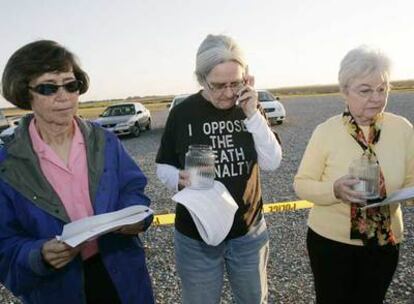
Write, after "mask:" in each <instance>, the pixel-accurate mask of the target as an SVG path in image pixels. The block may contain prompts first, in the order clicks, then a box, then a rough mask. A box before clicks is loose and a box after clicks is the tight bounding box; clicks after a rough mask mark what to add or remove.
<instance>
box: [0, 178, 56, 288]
mask: <svg viewBox="0 0 414 304" xmlns="http://www.w3.org/2000/svg"><path fill="white" fill-rule="evenodd" d="M6 187H8V186H5V184H4V183H1V184H0V281H1V282H2V283H3V284H4V285H5V286H6V287H7V288H8V289H10V290H11V291H12V292H13V293H14V294H15V295H20V294H23V293H27V292H29V291H32V290H33V289H34V288H36V285H37V284H38V283H39V282H40V281H41V280H42V278H43V277H45V276H48V275H51V274H53V273H55V270H53V268H51V267H48V266H47V265H46V263H45V262H44V261H43V258H42V256H41V253H40V252H41V248H42V246H43V244H44V243H45V242H46V241H47V239H35V238H33V236H31V235H30V231H25V229H24V228H23V227H22V226H21V224H20V223H19V219H18V217H17V216H16V212H18V210H16V208H15V205H14V204H13V202H12V198H13V196H15V195H16V194H14V195H13V196H10V193H7V194H6V192H7V191H6V190H5V188H6Z"/></svg>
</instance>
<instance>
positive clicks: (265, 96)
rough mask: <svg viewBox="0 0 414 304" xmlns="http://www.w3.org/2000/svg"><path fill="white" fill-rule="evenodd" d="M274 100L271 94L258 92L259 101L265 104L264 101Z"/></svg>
mask: <svg viewBox="0 0 414 304" xmlns="http://www.w3.org/2000/svg"><path fill="white" fill-rule="evenodd" d="M274 100H275V98H274V97H273V95H272V94H270V93H268V92H259V101H262V102H265V101H274Z"/></svg>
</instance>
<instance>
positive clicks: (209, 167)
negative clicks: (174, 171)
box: [185, 145, 215, 189]
mask: <svg viewBox="0 0 414 304" xmlns="http://www.w3.org/2000/svg"><path fill="white" fill-rule="evenodd" d="M214 161H215V156H214V152H213V148H212V147H211V146H209V145H190V146H189V148H188V152H187V153H186V154H185V170H186V171H188V172H189V174H190V183H191V185H190V186H189V188H191V189H209V188H211V187H213V185H214V176H215V170H214Z"/></svg>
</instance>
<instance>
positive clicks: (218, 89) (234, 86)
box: [205, 80, 246, 95]
mask: <svg viewBox="0 0 414 304" xmlns="http://www.w3.org/2000/svg"><path fill="white" fill-rule="evenodd" d="M205 82H206V84H207V87H208V88H209V90H210V91H212V92H214V93H215V94H218V95H222V94H224V92H225V91H226V89H227V88H229V89H230V90H232V92H233V94H237V93H238V92H239V91H240V90H241V89H242V88H243V87H244V86H245V85H246V82H245V81H244V80H240V81H234V82H231V83H229V84H227V83H209V82H208V81H207V80H206V81H205Z"/></svg>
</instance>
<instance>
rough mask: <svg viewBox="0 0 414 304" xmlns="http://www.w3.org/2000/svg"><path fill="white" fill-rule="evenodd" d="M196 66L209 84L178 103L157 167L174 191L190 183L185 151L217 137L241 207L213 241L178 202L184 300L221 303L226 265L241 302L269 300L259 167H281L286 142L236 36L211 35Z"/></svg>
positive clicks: (225, 176) (219, 160)
mask: <svg viewBox="0 0 414 304" xmlns="http://www.w3.org/2000/svg"><path fill="white" fill-rule="evenodd" d="M195 74H196V76H197V80H198V82H199V84H200V85H201V86H202V88H203V89H202V90H201V91H200V92H198V93H197V94H194V95H191V96H189V97H188V98H187V99H186V100H185V101H183V102H182V103H181V104H179V105H177V106H176V107H174V108H173V109H172V110H171V112H170V114H169V117H168V120H167V124H166V127H165V130H164V134H163V137H162V140H161V146H160V149H159V151H158V155H157V160H156V162H157V175H158V177H159V178H160V180H161V181H162V182H163V183H164V184H165V185H166V186H167V187H168V188H170V189H173V190H175V191H177V190H180V189H182V188H184V187H187V186H190V180H189V174H188V172H186V171H185V170H183V169H184V162H185V153H186V152H187V151H188V147H189V145H192V144H204V145H210V146H212V148H213V150H214V152H215V155H216V164H215V172H216V177H215V178H216V180H218V181H220V182H221V183H223V184H224V185H225V186H226V188H227V190H228V191H229V192H230V194H231V195H232V197H233V198H234V200H235V201H236V203H237V205H238V207H239V208H238V210H237V212H236V214H235V217H234V221H233V225H232V227H231V229H230V232H229V234H228V235H227V237H226V238H225V240H224V241H223V242H222V243H220V244H219V245H217V246H210V245H208V244H206V243H205V242H204V241H203V240H202V239H201V237H200V234H199V233H198V231H197V228H196V226H195V224H194V221H193V220H192V218H191V215H190V213H189V212H188V210H187V209H186V208H185V207H184V206H183V205H181V204H177V207H176V222H175V228H176V229H175V253H176V265H177V271H178V275H179V277H180V279H181V286H182V299H183V303H191V304H193V303H219V302H220V295H221V289H222V284H223V274H224V269H226V271H227V274H228V278H229V281H230V284H231V287H232V291H233V294H234V298H235V300H236V303H249V304H254V303H266V302H267V281H266V265H267V260H268V252H269V238H268V233H267V228H266V222H265V220H264V217H263V211H262V207H263V204H262V198H261V188H260V178H259V168H260V169H263V170H275V169H276V168H277V167H278V166H279V164H280V161H281V157H282V152H281V147H280V145H279V143H278V141H277V139H276V136H275V134H274V133H273V132H272V130H271V129H270V127H269V126H268V124H267V120H266V118H265V117H264V116H263V115H262V113H261V112H260V111H259V110H258V101H257V92H256V91H255V89H254V88H253V84H254V79H253V77H252V76H250V75H248V73H247V65H246V62H245V59H244V57H243V55H242V53H241V50H240V48H239V47H238V45H237V44H236V43H235V41H234V40H233V39H232V38H230V37H227V36H223V35H217V36H215V35H208V36H207V37H206V38H205V39H204V41H203V42H202V43H201V45H200V47H199V49H198V53H197V57H196V71H195ZM236 103H237V104H236Z"/></svg>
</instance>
